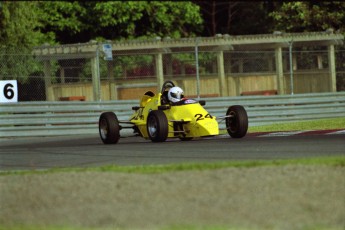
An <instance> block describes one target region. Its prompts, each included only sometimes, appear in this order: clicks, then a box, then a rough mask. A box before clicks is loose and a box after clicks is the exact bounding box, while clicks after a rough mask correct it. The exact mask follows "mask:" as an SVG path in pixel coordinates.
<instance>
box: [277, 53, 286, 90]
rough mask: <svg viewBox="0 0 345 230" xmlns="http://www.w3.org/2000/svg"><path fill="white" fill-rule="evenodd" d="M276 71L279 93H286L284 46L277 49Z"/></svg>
mask: <svg viewBox="0 0 345 230" xmlns="http://www.w3.org/2000/svg"><path fill="white" fill-rule="evenodd" d="M275 58H276V72H277V89H278V94H284V93H285V91H284V71H283V51H282V47H277V48H276V49H275Z"/></svg>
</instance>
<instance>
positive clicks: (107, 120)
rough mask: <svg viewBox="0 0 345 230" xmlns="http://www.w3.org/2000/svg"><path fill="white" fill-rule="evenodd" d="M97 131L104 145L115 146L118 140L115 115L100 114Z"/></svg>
mask: <svg viewBox="0 0 345 230" xmlns="http://www.w3.org/2000/svg"><path fill="white" fill-rule="evenodd" d="M98 130H99V135H100V137H101V139H102V141H103V143H104V144H116V143H117V142H118V141H119V139H120V125H119V121H118V119H117V116H116V115H115V113H113V112H105V113H102V114H101V116H100V118H99V121H98Z"/></svg>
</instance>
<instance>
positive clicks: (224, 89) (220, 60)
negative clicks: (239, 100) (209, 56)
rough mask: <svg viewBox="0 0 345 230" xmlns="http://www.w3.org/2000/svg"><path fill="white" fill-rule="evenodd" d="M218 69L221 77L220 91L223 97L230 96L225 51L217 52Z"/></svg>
mask: <svg viewBox="0 0 345 230" xmlns="http://www.w3.org/2000/svg"><path fill="white" fill-rule="evenodd" d="M217 70H218V77H219V93H220V96H221V97H226V96H228V84H227V82H226V79H225V72H224V55H223V51H218V52H217Z"/></svg>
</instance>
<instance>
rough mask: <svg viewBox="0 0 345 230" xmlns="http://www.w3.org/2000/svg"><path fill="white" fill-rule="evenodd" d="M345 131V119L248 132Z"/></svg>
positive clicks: (293, 124) (275, 125)
mask: <svg viewBox="0 0 345 230" xmlns="http://www.w3.org/2000/svg"><path fill="white" fill-rule="evenodd" d="M327 129H345V117H341V118H332V119H319V120H311V121H300V122H289V123H282V124H272V125H263V126H253V127H249V130H248V132H250V133H254V132H275V131H295V130H327Z"/></svg>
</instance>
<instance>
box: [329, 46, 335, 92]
mask: <svg viewBox="0 0 345 230" xmlns="http://www.w3.org/2000/svg"><path fill="white" fill-rule="evenodd" d="M328 63H329V64H328V69H329V75H330V76H329V87H330V92H337V83H336V82H337V81H336V80H337V78H336V69H335V52H334V45H333V44H331V45H328Z"/></svg>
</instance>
